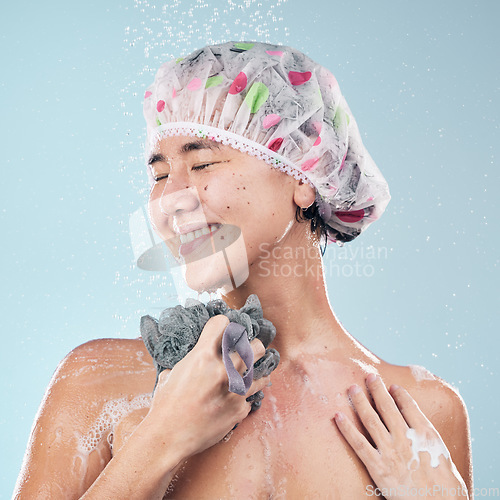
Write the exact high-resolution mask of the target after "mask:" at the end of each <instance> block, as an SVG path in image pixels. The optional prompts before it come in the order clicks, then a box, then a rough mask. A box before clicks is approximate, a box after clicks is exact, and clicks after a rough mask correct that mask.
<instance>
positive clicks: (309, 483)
mask: <svg viewBox="0 0 500 500" xmlns="http://www.w3.org/2000/svg"><path fill="white" fill-rule="evenodd" d="M138 353H142V354H141V355H138ZM374 361H375V362H374ZM360 365H361V366H363V368H362V367H361V366H360ZM369 367H371V369H374V370H376V371H377V372H378V373H379V374H380V375H381V377H382V378H383V380H384V381H385V382H386V384H388V385H389V384H393V383H397V384H399V385H402V386H404V387H406V388H407V389H408V391H409V392H410V394H411V395H412V396H413V397H414V398H415V400H416V401H417V402H418V404H419V406H420V407H421V409H422V410H423V411H424V413H425V414H426V415H427V416H428V418H429V419H430V420H431V422H432V423H433V424H434V426H435V427H436V429H437V430H438V432H439V433H440V434H441V436H442V438H443V440H444V442H445V443H446V445H447V446H448V449H449V450H450V453H451V457H452V459H453V461H454V462H455V465H456V466H457V468H458V470H459V472H460V473H461V475H462V476H463V477H465V478H468V477H469V475H468V474H469V471H468V469H467V468H468V464H467V461H466V460H464V457H463V453H462V449H463V446H464V445H465V443H464V442H463V441H464V440H465V439H466V436H465V435H464V433H463V429H462V428H461V427H462V426H463V421H462V419H463V410H462V408H461V402H460V401H459V398H458V397H457V395H456V394H455V392H454V391H453V390H452V389H450V388H449V386H447V385H446V384H445V383H443V382H441V381H439V380H423V381H420V382H417V381H416V380H415V378H414V377H413V375H412V373H411V371H410V369H409V368H407V367H400V366H394V365H390V364H387V363H384V362H379V360H377V359H376V358H374V357H372V356H370V355H367V353H366V351H365V350H364V349H363V348H356V347H355V346H352V345H351V346H348V345H346V348H345V349H344V350H341V351H339V350H338V349H336V350H330V349H329V346H324V348H323V350H322V352H321V353H317V355H316V356H315V355H313V354H312V353H311V354H308V355H305V356H303V357H301V358H300V359H295V360H292V359H290V360H284V361H283V362H282V363H281V364H280V366H279V368H278V369H277V371H276V372H275V374H274V376H273V378H272V386H271V387H266V388H265V389H264V392H265V395H266V397H265V399H264V401H263V405H262V408H261V409H260V410H259V411H257V412H255V413H252V414H250V415H249V416H248V417H247V418H246V419H245V420H244V421H243V422H242V423H241V424H240V425H239V426H238V427H237V429H235V430H234V432H233V433H232V435H231V437H230V439H229V440H227V441H221V442H220V443H218V444H216V445H215V446H213V447H212V448H209V449H208V450H206V451H204V452H202V453H200V454H198V455H195V456H193V457H192V458H190V459H189V460H187V462H186V463H185V464H183V465H182V466H181V467H180V469H179V471H178V474H177V479H176V480H175V481H174V482H173V484H172V486H171V491H170V493H169V494H170V496H172V497H173V498H196V499H201V498H207V499H208V498H279V497H280V496H281V495H282V494H286V496H287V498H339V499H341V498H362V497H363V496H364V494H365V489H366V486H367V485H369V484H372V481H371V479H370V477H369V475H368V473H367V471H366V468H365V467H364V465H363V464H362V462H361V461H360V460H359V459H358V458H357V456H356V455H355V453H354V452H353V451H352V449H351V448H350V447H349V445H348V444H347V443H346V441H345V440H344V438H343V437H342V436H341V435H340V433H339V431H338V429H337V428H336V426H335V424H333V423H332V421H331V419H332V417H333V416H334V415H335V413H336V412H337V411H338V410H341V411H342V412H344V413H345V414H346V415H347V416H351V417H352V418H353V419H354V420H355V421H356V423H357V426H358V427H359V429H361V428H362V427H361V425H360V424H359V420H357V418H356V416H355V414H354V411H353V409H352V407H351V406H350V404H349V399H348V396H347V389H348V387H349V386H351V384H353V383H357V384H359V385H360V386H361V387H364V386H365V382H364V381H365V378H366V374H367V371H366V370H367V369H370V368H369ZM62 377H64V378H62ZM154 380H155V370H154V368H153V366H152V360H151V359H150V358H149V355H148V353H147V351H146V350H145V348H144V346H143V344H142V341H141V340H139V339H138V340H121V339H103V340H96V341H92V342H90V343H88V344H85V345H83V346H81V347H79V348H77V349H76V350H75V351H74V352H73V353H72V354H70V355H69V356H68V358H67V359H66V360H65V362H64V364H63V365H62V366H61V367H60V369H59V372H58V373H56V375H55V379H54V383H53V385H52V388H51V395H50V396H49V397H51V398H52V399H53V401H52V404H51V405H49V407H48V408H47V410H46V412H45V414H44V413H43V412H42V415H41V416H40V419H39V422H38V425H37V426H36V427H35V429H34V435H33V439H34V443H33V444H34V445H33V447H32V453H33V454H34V456H32V457H31V460H32V461H34V462H36V464H37V466H36V468H33V469H30V468H29V467H28V468H27V470H26V473H27V474H30V476H31V477H30V480H37V479H38V480H39V484H40V489H39V491H41V492H43V493H44V494H47V495H48V494H49V492H50V497H51V498H60V497H65V496H66V497H68V498H78V497H79V495H81V494H83V493H84V492H85V491H86V490H87V489H88V487H89V486H90V484H91V483H92V482H93V480H94V479H95V478H96V477H97V476H98V475H99V474H100V473H101V472H102V470H103V468H104V466H105V465H106V463H107V462H108V461H109V460H110V459H111V457H112V456H113V452H114V451H116V450H118V449H119V448H120V447H121V446H122V444H123V443H124V442H125V441H126V440H127V438H128V437H129V436H130V434H131V433H132V432H133V430H134V429H135V427H136V425H137V424H138V423H139V422H140V421H141V420H142V418H143V417H144V415H145V413H147V409H145V410H138V411H135V412H131V413H129V414H128V415H125V416H124V417H123V418H122V419H121V421H120V422H119V423H118V424H117V425H115V426H114V427H113V428H111V429H109V431H106V432H105V435H103V437H102V439H101V440H100V443H99V445H98V446H97V448H96V450H94V451H92V452H91V453H90V455H89V456H88V459H87V460H83V461H82V455H81V454H79V453H76V452H75V450H77V449H78V446H79V437H81V436H82V435H86V434H87V433H88V432H89V431H90V430H91V428H92V427H93V423H94V422H95V420H97V418H98V416H99V414H100V412H101V411H102V408H103V405H104V404H105V403H106V402H107V401H110V400H115V399H119V398H123V397H126V398H128V399H130V400H132V399H133V398H134V397H136V396H138V395H142V394H144V393H149V392H150V391H151V389H152V387H153V385H154ZM59 391H60V392H61V393H64V394H66V395H67V393H68V392H74V398H75V399H76V400H77V402H78V404H77V405H75V401H70V402H68V401H67V398H66V397H65V401H60V402H57V401H54V399H57V397H58V392H59ZM56 407H57V408H58V410H57V412H53V411H51V408H56ZM75 407H76V408H78V410H77V411H76V412H75ZM109 434H111V435H112V439H110V436H109ZM110 441H112V443H113V449H111V446H110V444H109V442H110ZM37 455H39V456H37ZM61 457H64V463H61V464H60V466H61V469H60V470H54V462H56V463H57V462H58V461H60V460H61ZM68 463H70V464H71V467H69V468H68ZM69 492H73V494H69ZM167 496H168V495H167Z"/></svg>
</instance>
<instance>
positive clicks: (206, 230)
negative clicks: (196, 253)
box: [179, 224, 221, 257]
mask: <svg viewBox="0 0 500 500" xmlns="http://www.w3.org/2000/svg"><path fill="white" fill-rule="evenodd" d="M220 228H221V224H209V225H208V226H205V227H203V228H201V229H196V230H194V231H189V232H186V233H182V234H179V239H180V242H181V245H180V247H179V253H180V254H181V255H182V256H183V257H184V256H186V255H188V254H189V253H191V252H192V251H193V250H195V249H196V248H198V247H199V246H201V245H202V244H203V243H204V242H205V241H207V240H208V239H209V238H210V237H211V236H212V235H213V234H214V233H215V232H217V231H218V230H219V229H220Z"/></svg>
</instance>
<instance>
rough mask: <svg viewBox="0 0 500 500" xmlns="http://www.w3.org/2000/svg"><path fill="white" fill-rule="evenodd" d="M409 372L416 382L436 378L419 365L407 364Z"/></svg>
mask: <svg viewBox="0 0 500 500" xmlns="http://www.w3.org/2000/svg"><path fill="white" fill-rule="evenodd" d="M409 368H410V371H411V374H412V375H413V378H414V379H415V380H416V381H417V382H421V381H422V380H436V377H435V376H434V375H433V374H432V373H431V372H430V371H429V370H427V369H426V368H424V367H423V366H420V365H409Z"/></svg>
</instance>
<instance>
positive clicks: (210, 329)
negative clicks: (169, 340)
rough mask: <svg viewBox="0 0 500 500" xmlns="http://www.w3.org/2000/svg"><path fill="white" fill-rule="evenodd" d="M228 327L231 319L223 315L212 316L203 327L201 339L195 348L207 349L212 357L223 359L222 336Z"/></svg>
mask: <svg viewBox="0 0 500 500" xmlns="http://www.w3.org/2000/svg"><path fill="white" fill-rule="evenodd" d="M227 325H229V318H228V317H227V316H224V315H223V314H218V315H217V316H212V317H211V318H210V319H209V320H208V321H207V322H206V323H205V326H204V327H203V330H202V331H201V335H200V338H199V339H198V342H197V344H196V346H195V347H198V348H203V347H205V346H206V347H207V349H208V352H209V353H210V354H211V355H214V356H218V357H219V358H220V357H221V351H220V346H221V343H222V335H223V333H224V330H225V329H226V327H227Z"/></svg>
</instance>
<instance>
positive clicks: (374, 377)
mask: <svg viewBox="0 0 500 500" xmlns="http://www.w3.org/2000/svg"><path fill="white" fill-rule="evenodd" d="M375 380H377V375H375V373H370V375H368V377H366V381H367V382H368V383H369V384H371V383H372V382H375Z"/></svg>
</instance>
